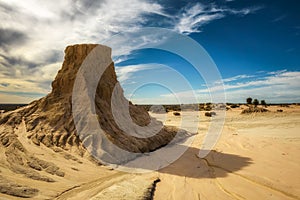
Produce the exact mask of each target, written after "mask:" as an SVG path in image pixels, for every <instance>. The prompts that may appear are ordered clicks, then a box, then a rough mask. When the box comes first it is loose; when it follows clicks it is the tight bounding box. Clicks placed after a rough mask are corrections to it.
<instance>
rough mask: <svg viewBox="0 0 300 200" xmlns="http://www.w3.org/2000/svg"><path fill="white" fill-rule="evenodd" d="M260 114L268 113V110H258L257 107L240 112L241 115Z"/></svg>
mask: <svg viewBox="0 0 300 200" xmlns="http://www.w3.org/2000/svg"><path fill="white" fill-rule="evenodd" d="M260 112H269V110H267V109H265V108H259V107H253V106H251V107H249V108H247V109H244V110H243V111H242V114H250V113H260Z"/></svg>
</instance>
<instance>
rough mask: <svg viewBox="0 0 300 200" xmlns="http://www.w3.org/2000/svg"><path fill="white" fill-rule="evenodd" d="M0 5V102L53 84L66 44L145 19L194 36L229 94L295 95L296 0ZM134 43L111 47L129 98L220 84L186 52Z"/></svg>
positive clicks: (231, 98) (10, 1) (298, 82)
mask: <svg viewBox="0 0 300 200" xmlns="http://www.w3.org/2000/svg"><path fill="white" fill-rule="evenodd" d="M0 10H1V12H0V20H1V24H0V103H29V102H30V101H32V100H35V99H37V98H40V97H42V96H44V95H46V94H47V93H48V92H49V91H51V81H52V80H53V79H54V77H55V75H56V73H57V71H58V70H59V68H60V67H61V63H62V61H63V50H64V48H65V46H67V45H69V44H75V43H103V42H105V41H109V40H111V38H113V37H114V35H116V34H118V33H121V32H124V31H131V32H134V31H135V30H138V29H140V28H143V27H160V28H167V29H170V30H172V31H174V32H176V33H178V34H183V35H185V36H187V37H190V38H192V39H193V40H195V41H196V42H198V43H199V44H200V45H202V46H203V48H204V49H205V50H206V51H207V53H208V54H209V55H210V57H211V58H212V59H213V61H214V62H215V64H216V66H217V68H218V70H219V72H220V74H221V77H222V79H223V83H224V88H225V91H226V101H227V102H244V101H245V99H246V98H247V97H248V96H251V97H253V98H258V99H265V100H266V101H267V102H269V103H280V102H287V103H292V102H300V58H299V55H300V14H299V13H300V2H299V1H297V0H287V1H282V0H274V1H268V0H260V1H258V0H218V1H207V0H206V1H200V0H198V1H196V0H192V1H187V0H181V1H179V0H151V1H146V0H124V1H117V0H110V1H95V0H92V1H79V0H66V1H62V2H53V1H50V0H49V1H43V3H42V4H41V2H39V1H36V0H28V1H26V2H25V1H24V2H20V1H17V0H0ZM155 37H157V38H155ZM158 37H160V36H159V34H153V38H151V40H145V41H144V42H149V43H151V42H153V41H156V40H158V39H159V38H158ZM132 39H133V40H134V38H132ZM174 42H176V41H174ZM133 44H134V43H132V44H131V43H130V42H129V43H126V44H124V43H120V44H114V45H116V46H118V45H119V46H120V47H121V46H122V47H123V45H125V46H126V45H128V51H127V52H126V53H125V54H124V53H123V54H118V50H119V49H113V52H114V54H115V55H117V56H115V57H114V61H115V65H116V72H117V75H118V79H119V81H120V83H121V85H122V86H123V88H124V92H125V96H126V97H127V98H129V99H130V100H131V101H133V103H146V104H159V103H191V102H194V101H199V102H206V101H211V99H210V93H211V92H214V91H218V88H214V87H208V86H207V85H206V84H205V80H204V79H205V78H203V77H201V75H200V74H199V73H197V71H195V69H193V66H192V65H191V64H190V63H189V62H187V60H185V59H184V58H181V57H179V56H178V55H176V54H172V53H170V52H166V51H162V50H158V49H138V47H137V46H136V45H133ZM187 51H190V52H193V49H188V50H187ZM183 79H184V80H183ZM181 80H182V81H183V82H184V81H187V82H188V84H184V83H183V82H181ZM161 82H163V83H164V84H165V85H162V84H158V83H161ZM142 85H143V86H142ZM141 86H142V87H141ZM191 89H192V90H193V94H195V95H196V98H190V94H189V91H190V90H191ZM176 96H177V97H181V101H180V102H178V99H177V100H176V98H175V97H176ZM182 101H183V102H182Z"/></svg>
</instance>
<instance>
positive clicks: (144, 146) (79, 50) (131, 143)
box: [0, 44, 178, 155]
mask: <svg viewBox="0 0 300 200" xmlns="http://www.w3.org/2000/svg"><path fill="white" fill-rule="evenodd" d="M95 47H97V48H99V49H100V50H101V49H102V50H105V51H107V50H109V51H110V48H109V47H106V46H98V45H95V44H83V45H74V46H68V47H67V48H66V50H65V59H64V62H63V65H62V68H61V70H60V71H59V72H58V74H57V76H56V78H55V80H54V81H53V83H52V92H51V93H50V94H48V95H47V96H46V97H44V98H41V99H40V100H37V101H34V102H32V103H31V104H29V105H28V106H26V107H23V108H20V109H18V110H15V111H12V112H8V113H5V114H3V115H2V116H1V118H0V124H2V125H6V126H10V127H15V126H16V125H18V124H20V123H21V122H22V120H24V123H25V125H26V129H27V132H29V133H30V134H29V135H28V139H30V140H31V141H32V142H33V143H34V144H36V145H41V144H43V145H45V146H47V147H50V148H54V147H60V148H62V149H65V150H72V151H73V152H74V151H75V152H77V153H78V154H79V155H84V154H85V153H86V148H85V147H86V146H97V145H98V144H97V142H99V141H94V140H92V141H90V137H89V138H87V137H86V136H85V135H81V136H80V137H79V136H78V135H77V131H76V128H75V125H74V120H73V116H72V91H73V85H74V81H75V78H76V74H77V72H78V70H79V68H80V66H81V64H82V63H83V61H84V59H85V58H86V57H87V55H88V54H89V53H90V52H91V51H92V50H93V49H94V48H95ZM100 52H101V51H100ZM116 84H118V81H117V77H116V74H115V71H114V64H113V62H112V63H111V64H110V65H109V67H107V69H106V70H105V72H104V74H103V76H102V77H101V79H100V81H99V83H98V87H97V91H96V97H95V107H96V114H97V115H98V121H99V124H100V125H101V128H102V130H103V131H104V132H105V134H106V135H107V137H108V138H109V140H110V141H111V142H112V143H113V144H115V145H117V146H118V147H120V148H122V149H124V150H126V151H129V152H135V153H141V152H150V151H154V150H156V149H158V148H160V147H162V146H164V145H166V144H168V143H169V142H170V141H171V140H172V139H173V137H174V136H175V135H176V133H177V131H178V130H177V129H175V128H169V127H163V128H162V129H161V131H160V132H159V133H157V134H156V135H154V136H152V137H149V138H138V137H134V136H132V135H128V134H126V133H124V131H123V130H121V129H120V128H119V127H118V125H117V124H116V122H115V121H114V117H113V115H112V111H111V95H112V92H113V89H114V87H115V85H116ZM120 93H121V94H120V96H121V97H120V98H122V100H123V101H127V100H126V99H125V98H124V96H123V91H120ZM127 102H128V101H127ZM129 108H130V109H129V110H130V116H131V118H132V121H133V122H134V123H136V124H137V125H139V126H146V125H147V124H149V123H150V121H151V118H150V116H149V115H148V113H147V112H146V111H145V110H144V109H143V108H141V107H137V106H134V105H132V104H131V103H130V102H129ZM157 123H159V122H157ZM11 134H13V133H11ZM82 141H85V142H86V143H85V147H84V146H83V145H82V144H83V143H82ZM98 146H99V145H98Z"/></svg>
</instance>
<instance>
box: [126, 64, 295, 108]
mask: <svg viewBox="0 0 300 200" xmlns="http://www.w3.org/2000/svg"><path fill="white" fill-rule="evenodd" d="M245 77H253V78H252V80H250V81H246V82H245V81H244V78H245ZM254 77H255V75H240V76H234V77H232V78H228V79H227V80H230V81H223V82H224V88H225V95H226V97H227V100H226V101H227V102H236V103H241V102H244V101H245V98H247V97H248V96H251V97H253V98H257V99H260V100H262V99H264V100H266V101H267V102H269V103H294V102H300V72H299V71H293V72H292V71H286V70H283V71H274V72H269V73H266V74H265V75H264V76H263V77H261V78H260V80H255V78H254ZM233 80H234V82H231V81H233ZM222 89H223V87H203V89H198V90H195V91H194V92H195V94H196V98H197V99H198V101H200V102H211V101H212V99H211V94H213V95H214V96H215V97H218V95H220V92H222ZM174 95H175V96H177V97H179V98H180V99H182V100H184V103H195V102H193V101H191V100H192V99H195V96H194V93H192V92H191V91H181V92H177V93H175V94H174V93H173V94H162V95H161V96H160V97H158V98H156V99H151V100H152V102H148V103H162V102H163V103H166V102H167V103H176V102H175V100H174ZM132 101H133V102H140V100H139V99H136V100H134V99H133V100H132ZM181 103H183V102H181Z"/></svg>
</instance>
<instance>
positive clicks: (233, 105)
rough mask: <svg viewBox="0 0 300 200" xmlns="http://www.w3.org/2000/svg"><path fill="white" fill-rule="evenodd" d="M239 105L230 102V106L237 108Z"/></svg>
mask: <svg viewBox="0 0 300 200" xmlns="http://www.w3.org/2000/svg"><path fill="white" fill-rule="evenodd" d="M239 107H240V106H239V105H237V104H232V105H231V106H230V108H239Z"/></svg>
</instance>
